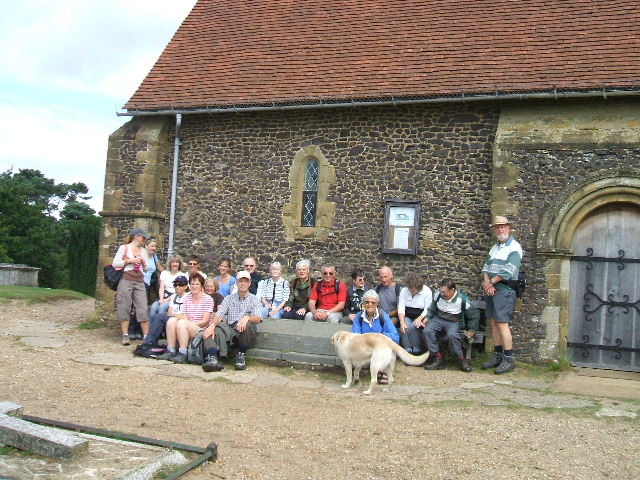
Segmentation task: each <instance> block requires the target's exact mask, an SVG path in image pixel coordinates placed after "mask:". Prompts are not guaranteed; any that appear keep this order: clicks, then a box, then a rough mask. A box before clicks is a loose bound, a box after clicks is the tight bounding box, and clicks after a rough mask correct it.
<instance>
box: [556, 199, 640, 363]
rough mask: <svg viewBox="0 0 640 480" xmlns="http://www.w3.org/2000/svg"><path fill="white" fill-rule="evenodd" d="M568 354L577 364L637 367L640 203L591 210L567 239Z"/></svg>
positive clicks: (639, 360) (639, 354)
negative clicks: (568, 265) (569, 247)
mask: <svg viewBox="0 0 640 480" xmlns="http://www.w3.org/2000/svg"><path fill="white" fill-rule="evenodd" d="M571 250H572V252H573V255H572V256H571V260H570V281H569V292H568V293H569V299H568V304H569V305H568V306H569V328H568V338H567V353H568V355H569V359H570V360H571V363H572V364H574V365H577V366H583V367H592V368H605V369H613V370H626V371H640V207H639V206H638V205H634V204H631V203H609V204H606V205H604V206H602V207H599V208H597V209H595V210H593V211H591V212H590V213H589V214H588V215H587V216H585V217H584V218H583V219H582V220H581V221H580V223H579V224H578V225H577V226H576V228H575V231H574V232H573V238H572V240H571Z"/></svg>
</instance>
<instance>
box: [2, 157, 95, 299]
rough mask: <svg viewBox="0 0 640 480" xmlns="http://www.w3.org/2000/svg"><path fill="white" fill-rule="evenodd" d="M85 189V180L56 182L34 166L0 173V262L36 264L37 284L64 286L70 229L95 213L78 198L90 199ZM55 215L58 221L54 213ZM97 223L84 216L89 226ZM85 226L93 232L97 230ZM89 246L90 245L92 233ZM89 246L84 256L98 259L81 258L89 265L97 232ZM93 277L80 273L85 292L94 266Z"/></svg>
mask: <svg viewBox="0 0 640 480" xmlns="http://www.w3.org/2000/svg"><path fill="white" fill-rule="evenodd" d="M87 191H88V190H87V186H86V185H85V184H83V183H73V184H66V183H59V184H56V183H55V181H54V180H52V179H49V178H46V177H45V176H44V175H43V174H42V173H41V172H40V171H38V170H32V169H20V170H19V171H18V172H17V173H14V172H13V171H12V170H7V171H5V172H2V173H0V262H10V263H23V264H26V265H29V266H32V267H39V268H40V269H41V270H40V272H39V275H38V280H39V283H40V285H41V286H44V287H51V288H66V287H68V286H69V274H68V266H67V264H68V252H67V249H68V246H69V239H70V236H71V231H72V230H73V228H74V226H75V224H76V223H77V222H85V219H86V218H87V217H90V218H94V217H93V215H94V213H95V212H94V211H93V210H92V209H91V207H89V206H88V205H86V204H85V203H83V202H82V201H81V200H86V199H88V198H90V197H87V196H83V195H84V194H86V193H87ZM61 206H63V208H62V210H61V211H60V208H61ZM58 213H59V214H60V219H58V218H57V217H56V216H57V215H58ZM98 221H99V220H94V221H93V223H92V221H90V220H86V222H87V224H89V225H94V224H95V222H98ZM87 228H88V229H89V231H90V232H91V234H95V233H94V232H95V228H92V227H87ZM95 235H97V234H95ZM88 244H89V245H93V237H92V238H91V239H90V241H88ZM83 248H84V245H83ZM91 248H92V250H93V251H92V252H88V253H87V254H88V255H89V256H91V255H93V256H95V258H96V260H88V259H86V258H85V265H87V267H88V266H89V265H90V264H92V265H95V261H97V254H98V252H97V236H96V247H91ZM92 277H93V279H92V280H91V281H90V282H88V281H87V280H86V276H85V277H83V278H85V280H84V282H85V289H84V290H82V291H85V292H86V293H91V292H90V291H87V290H86V286H87V283H92V284H94V285H93V287H92V288H93V289H95V266H94V267H93V272H92ZM74 288H75V287H74Z"/></svg>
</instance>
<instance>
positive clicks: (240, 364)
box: [236, 352, 247, 370]
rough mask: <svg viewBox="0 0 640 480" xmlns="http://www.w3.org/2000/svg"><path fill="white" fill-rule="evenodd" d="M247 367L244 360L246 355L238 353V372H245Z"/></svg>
mask: <svg viewBox="0 0 640 480" xmlns="http://www.w3.org/2000/svg"><path fill="white" fill-rule="evenodd" d="M246 366H247V362H246V360H245V359H244V353H242V352H238V354H237V355H236V370H244V369H245V367H246Z"/></svg>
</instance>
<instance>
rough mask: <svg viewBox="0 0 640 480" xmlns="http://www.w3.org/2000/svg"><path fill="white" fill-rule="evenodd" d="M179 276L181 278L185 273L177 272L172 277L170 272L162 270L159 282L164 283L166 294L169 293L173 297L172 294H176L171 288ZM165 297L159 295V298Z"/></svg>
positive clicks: (173, 288) (174, 289)
mask: <svg viewBox="0 0 640 480" xmlns="http://www.w3.org/2000/svg"><path fill="white" fill-rule="evenodd" d="M180 275H183V276H185V277H186V276H187V275H186V273H184V272H177V273H176V274H174V275H172V274H171V272H170V271H169V270H163V271H162V272H161V273H160V282H163V281H164V290H165V291H166V292H169V293H170V294H171V295H173V294H174V293H176V288H175V287H174V286H173V281H174V280H175V279H176V278H178V277H179V276H180ZM166 297H167V295H164V294H162V293H161V294H160V298H166Z"/></svg>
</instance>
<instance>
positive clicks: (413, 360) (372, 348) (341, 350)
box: [330, 331, 429, 395]
mask: <svg viewBox="0 0 640 480" xmlns="http://www.w3.org/2000/svg"><path fill="white" fill-rule="evenodd" d="M330 342H331V343H332V344H333V347H334V348H335V349H336V353H337V354H338V357H340V360H342V364H343V365H344V370H345V373H346V374H347V382H346V383H345V384H344V385H342V388H349V387H350V386H351V385H352V384H354V383H355V382H357V381H358V380H359V379H360V369H361V368H362V367H363V366H365V365H367V364H369V365H370V366H369V370H370V372H371V384H370V385H369V388H368V389H367V390H365V391H364V392H362V393H363V394H364V395H369V394H370V393H371V392H372V391H373V386H374V385H375V384H376V383H377V380H378V372H386V374H387V376H388V377H389V385H391V383H392V382H393V369H394V368H395V366H396V355H397V356H398V357H400V360H402V361H403V362H404V363H406V364H407V365H422V364H423V363H424V362H426V361H427V358H429V352H427V353H424V354H422V355H420V356H415V355H411V354H410V353H408V352H407V351H405V350H404V348H402V347H401V346H400V345H398V344H397V343H395V342H394V341H393V340H391V339H390V338H389V337H387V336H386V335H383V334H381V333H362V334H360V333H351V332H347V331H340V332H336V333H334V334H333V336H332V337H331V340H330Z"/></svg>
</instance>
